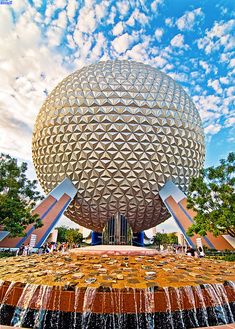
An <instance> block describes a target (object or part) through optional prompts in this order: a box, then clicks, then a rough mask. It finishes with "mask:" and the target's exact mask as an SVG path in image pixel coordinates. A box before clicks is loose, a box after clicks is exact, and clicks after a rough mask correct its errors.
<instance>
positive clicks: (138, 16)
mask: <svg viewBox="0 0 235 329" xmlns="http://www.w3.org/2000/svg"><path fill="white" fill-rule="evenodd" d="M135 21H136V22H137V23H140V24H142V25H145V24H147V23H148V21H149V18H148V17H147V16H146V15H145V14H144V13H143V12H141V11H140V10H139V9H138V8H135V10H134V11H133V13H132V14H131V16H130V17H129V19H128V20H127V22H126V23H127V25H130V26H134V24H135Z"/></svg>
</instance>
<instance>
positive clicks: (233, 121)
mask: <svg viewBox="0 0 235 329" xmlns="http://www.w3.org/2000/svg"><path fill="white" fill-rule="evenodd" d="M224 125H225V127H234V126H235V116H233V117H230V118H228V119H227V120H225V122H224Z"/></svg>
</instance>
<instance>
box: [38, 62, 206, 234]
mask: <svg viewBox="0 0 235 329" xmlns="http://www.w3.org/2000/svg"><path fill="white" fill-rule="evenodd" d="M33 161H34V165H35V168H36V172H37V176H38V179H39V181H40V184H41V185H42V187H43V189H44V190H45V192H49V191H50V190H51V189H53V188H54V187H55V186H56V185H57V184H58V183H59V182H61V180H62V179H64V178H65V177H69V178H70V179H71V180H72V182H73V184H74V185H75V186H76V187H77V189H78V193H77V196H76V198H75V200H74V201H73V202H72V204H71V205H70V207H69V208H68V210H67V212H66V215H67V216H68V217H69V218H70V219H72V220H74V221H76V222H78V223H79V224H80V225H83V226H85V227H87V228H90V229H93V230H96V231H101V230H102V228H103V227H104V225H105V223H106V222H107V221H108V219H109V218H110V217H111V216H113V215H115V214H116V213H121V214H123V215H125V216H126V218H127V220H128V221H129V223H130V225H131V226H132V228H133V230H134V231H135V232H137V231H141V230H144V229H148V228H150V227H153V226H155V225H157V224H159V223H160V222H162V221H164V220H165V219H166V218H168V217H169V213H168V212H167V210H166V208H165V206H164V205H163V203H162V202H161V200H160V197H159V194H158V192H159V189H160V188H161V187H162V186H163V185H164V184H165V182H166V181H167V180H168V179H172V180H173V181H174V182H175V183H176V185H178V186H179V187H180V188H181V189H182V190H183V191H185V189H186V187H187V184H188V182H189V179H190V177H192V176H195V175H197V174H198V171H199V170H200V169H201V168H202V165H203V161H204V135H203V129H202V126H201V120H200V117H199V114H198V111H197V109H196V108H195V106H194V104H193V102H192V101H191V99H190V98H189V96H188V95H187V94H186V92H185V91H184V90H183V88H182V87H181V86H179V85H178V84H177V83H176V82H175V81H174V80H173V79H171V78H170V77H169V76H167V75H165V74H164V73H162V72H160V71H158V70H157V69H155V68H153V67H151V66H149V65H144V64H142V63H137V62H129V61H118V60H116V61H107V62H99V63H98V64H95V65H90V66H87V67H84V68H82V69H81V70H78V71H76V72H74V73H73V74H71V75H69V76H68V77H67V78H65V79H64V80H63V81H62V82H61V83H59V84H58V86H57V87H56V88H55V89H54V90H53V91H52V92H51V94H50V95H49V96H48V98H47V100H46V101H45V103H44V104H43V106H42V108H41V110H40V112H39V114H38V117H37V120H36V124H35V129H34V134H33Z"/></svg>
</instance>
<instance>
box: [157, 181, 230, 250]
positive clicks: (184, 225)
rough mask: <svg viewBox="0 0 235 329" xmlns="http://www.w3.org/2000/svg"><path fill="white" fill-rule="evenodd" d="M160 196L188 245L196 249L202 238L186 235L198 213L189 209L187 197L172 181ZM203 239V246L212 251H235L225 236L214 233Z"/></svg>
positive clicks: (161, 191)
mask: <svg viewBox="0 0 235 329" xmlns="http://www.w3.org/2000/svg"><path fill="white" fill-rule="evenodd" d="M159 195H160V197H161V199H162V201H163V202H164V204H165V205H166V207H167V209H168V211H169V213H170V214H171V215H172V217H173V218H174V219H175V221H176V224H177V225H178V227H179V229H180V230H181V232H182V234H183V235H184V237H185V239H186V241H187V243H188V244H189V245H190V246H192V247H196V239H197V238H200V237H201V236H198V235H196V234H194V236H193V237H189V236H188V235H187V233H186V232H187V230H188V228H189V227H190V226H191V225H192V224H193V218H194V217H195V216H196V212H194V211H193V210H191V209H188V208H187V197H186V195H185V194H184V193H183V192H182V191H181V190H180V189H179V188H178V187H177V186H176V185H175V184H174V183H173V182H172V181H168V182H167V183H166V184H165V186H164V187H163V188H162V189H161V190H160V192H159ZM201 239H202V243H203V245H204V246H207V247H208V248H210V249H217V250H225V249H228V250H234V248H233V246H232V245H231V244H230V243H229V242H228V241H227V239H225V238H224V236H223V235H220V236H218V237H215V236H213V234H212V233H210V232H207V234H206V235H205V236H203V237H201Z"/></svg>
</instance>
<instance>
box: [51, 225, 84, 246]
mask: <svg viewBox="0 0 235 329" xmlns="http://www.w3.org/2000/svg"><path fill="white" fill-rule="evenodd" d="M56 229H57V230H58V237H57V241H58V242H60V243H62V242H69V243H82V240H83V236H82V233H81V232H79V230H77V229H74V228H69V227H66V226H61V227H57V228H56Z"/></svg>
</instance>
